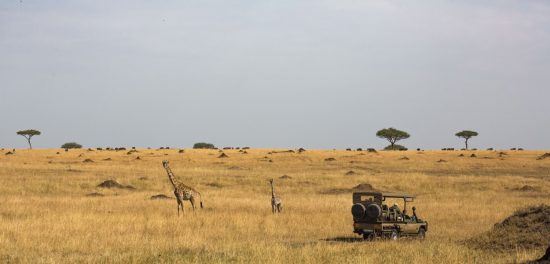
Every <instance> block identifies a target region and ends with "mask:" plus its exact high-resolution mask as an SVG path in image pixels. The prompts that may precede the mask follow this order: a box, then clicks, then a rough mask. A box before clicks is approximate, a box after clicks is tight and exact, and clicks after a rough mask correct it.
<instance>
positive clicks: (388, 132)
mask: <svg viewBox="0 0 550 264" xmlns="http://www.w3.org/2000/svg"><path fill="white" fill-rule="evenodd" d="M376 136H377V137H379V138H384V139H386V140H387V141H389V142H390V146H389V147H390V149H392V150H393V149H394V147H395V142H397V141H399V140H402V139H406V138H409V137H410V136H411V135H409V133H407V132H405V131H401V130H398V129H395V128H393V127H390V128H384V129H381V130H378V132H376Z"/></svg>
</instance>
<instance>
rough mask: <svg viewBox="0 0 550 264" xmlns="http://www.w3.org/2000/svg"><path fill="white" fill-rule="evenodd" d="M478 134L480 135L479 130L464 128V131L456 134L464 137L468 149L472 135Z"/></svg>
mask: <svg viewBox="0 0 550 264" xmlns="http://www.w3.org/2000/svg"><path fill="white" fill-rule="evenodd" d="M477 135H478V133H477V132H475V131H470V130H462V131H460V132H458V133H456V134H455V136H457V137H459V138H463V139H464V144H465V145H466V149H468V140H469V139H470V138H472V137H475V136H477Z"/></svg>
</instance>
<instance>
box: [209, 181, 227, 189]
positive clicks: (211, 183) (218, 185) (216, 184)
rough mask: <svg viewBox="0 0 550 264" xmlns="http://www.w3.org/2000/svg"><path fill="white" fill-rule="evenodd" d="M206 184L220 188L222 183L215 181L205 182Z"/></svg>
mask: <svg viewBox="0 0 550 264" xmlns="http://www.w3.org/2000/svg"><path fill="white" fill-rule="evenodd" d="M206 186H210V187H214V188H222V187H223V185H221V184H219V183H217V182H210V183H207V184H206Z"/></svg>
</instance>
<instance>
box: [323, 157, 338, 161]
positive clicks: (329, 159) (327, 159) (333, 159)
mask: <svg viewBox="0 0 550 264" xmlns="http://www.w3.org/2000/svg"><path fill="white" fill-rule="evenodd" d="M335 160H336V159H335V158H326V159H325V161H335Z"/></svg>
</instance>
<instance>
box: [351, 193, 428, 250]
mask: <svg viewBox="0 0 550 264" xmlns="http://www.w3.org/2000/svg"><path fill="white" fill-rule="evenodd" d="M387 198H397V199H403V202H404V203H403V211H401V210H400V209H399V207H398V206H396V205H393V206H391V207H390V206H388V205H387V204H386V202H387ZM413 201H414V196H413V195H409V194H404V193H389V192H354V193H353V206H352V207H351V213H352V215H353V229H354V231H353V232H354V233H357V234H360V235H363V238H365V239H367V240H373V239H375V238H377V237H380V238H390V239H393V240H396V239H397V238H399V237H400V236H417V237H418V238H420V239H424V238H425V237H426V232H427V231H428V222H427V221H423V220H422V219H419V218H418V216H417V215H416V208H415V207H413V208H412V211H413V212H412V215H408V214H407V213H408V212H407V202H413Z"/></svg>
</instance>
